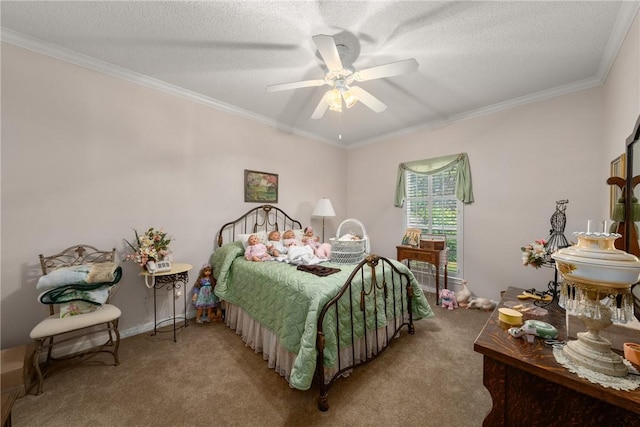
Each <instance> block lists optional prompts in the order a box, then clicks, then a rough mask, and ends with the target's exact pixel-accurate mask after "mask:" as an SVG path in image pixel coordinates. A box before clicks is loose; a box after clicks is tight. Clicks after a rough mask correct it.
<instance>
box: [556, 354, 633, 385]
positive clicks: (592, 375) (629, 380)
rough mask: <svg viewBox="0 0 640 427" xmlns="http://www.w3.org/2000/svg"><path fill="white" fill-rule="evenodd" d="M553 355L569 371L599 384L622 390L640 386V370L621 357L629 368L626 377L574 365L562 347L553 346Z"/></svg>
mask: <svg viewBox="0 0 640 427" xmlns="http://www.w3.org/2000/svg"><path fill="white" fill-rule="evenodd" d="M553 357H555V359H556V362H558V363H559V364H561V365H562V366H564V367H565V368H567V369H568V370H569V372H573V373H574V374H576V375H577V376H579V377H580V378H584V379H585V380H588V381H590V382H592V383H595V384H600V385H601V386H603V387H609V388H614V389H616V390H624V391H630V390H635V389H636V388H638V387H640V372H638V370H637V369H636V368H635V367H634V366H633V365H632V364H631V363H630V362H629V361H628V360H626V359H622V361H623V362H624V364H625V365H626V367H627V368H628V369H629V373H628V374H627V376H626V377H614V376H611V375H605V374H601V373H600V372H595V371H592V370H591V369H588V368H585V367H583V366H579V365H576V364H575V363H573V362H571V361H570V360H569V359H567V358H566V357H565V356H564V354H563V353H562V348H554V349H553ZM634 374H635V375H634Z"/></svg>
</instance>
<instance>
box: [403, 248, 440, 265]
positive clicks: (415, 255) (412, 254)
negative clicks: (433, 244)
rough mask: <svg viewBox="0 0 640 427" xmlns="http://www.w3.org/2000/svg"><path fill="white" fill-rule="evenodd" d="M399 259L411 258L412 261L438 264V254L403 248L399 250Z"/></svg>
mask: <svg viewBox="0 0 640 427" xmlns="http://www.w3.org/2000/svg"><path fill="white" fill-rule="evenodd" d="M398 255H399V256H398V259H400V258H403V259H406V258H409V259H411V260H412V261H424V262H428V263H429V264H436V263H437V262H438V255H439V253H438V252H427V251H424V250H416V249H408V248H402V249H399V250H398Z"/></svg>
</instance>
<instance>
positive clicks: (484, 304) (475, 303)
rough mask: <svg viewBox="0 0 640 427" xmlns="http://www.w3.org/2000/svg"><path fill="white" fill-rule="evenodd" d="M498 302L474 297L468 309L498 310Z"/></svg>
mask: <svg viewBox="0 0 640 427" xmlns="http://www.w3.org/2000/svg"><path fill="white" fill-rule="evenodd" d="M496 304H497V303H496V302H495V301H491V300H490V299H487V298H475V297H472V298H471V299H470V300H469V304H467V308H477V309H480V310H493V309H494V308H496Z"/></svg>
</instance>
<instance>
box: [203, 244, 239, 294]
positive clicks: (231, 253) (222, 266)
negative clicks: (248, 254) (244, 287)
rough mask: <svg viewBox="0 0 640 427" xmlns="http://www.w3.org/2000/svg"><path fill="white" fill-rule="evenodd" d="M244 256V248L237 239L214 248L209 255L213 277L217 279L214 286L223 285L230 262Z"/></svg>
mask: <svg viewBox="0 0 640 427" xmlns="http://www.w3.org/2000/svg"><path fill="white" fill-rule="evenodd" d="M243 256H244V248H243V247H242V243H241V242H240V241H239V240H236V241H235V242H231V243H225V244H224V245H222V246H221V247H219V248H218V249H216V250H215V252H214V253H213V255H211V265H212V266H213V277H214V278H215V279H216V280H217V281H218V284H217V285H216V287H218V286H220V285H223V286H226V285H225V280H226V277H227V274H228V272H229V269H230V268H231V264H232V263H233V261H234V260H235V259H236V258H242V257H243Z"/></svg>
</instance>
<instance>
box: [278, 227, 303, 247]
mask: <svg viewBox="0 0 640 427" xmlns="http://www.w3.org/2000/svg"><path fill="white" fill-rule="evenodd" d="M282 239H283V240H282V244H283V245H284V247H285V248H288V247H289V246H303V245H302V242H301V241H300V240H298V239H296V233H294V231H293V230H287V231H285V232H284V234H283V235H282Z"/></svg>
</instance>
